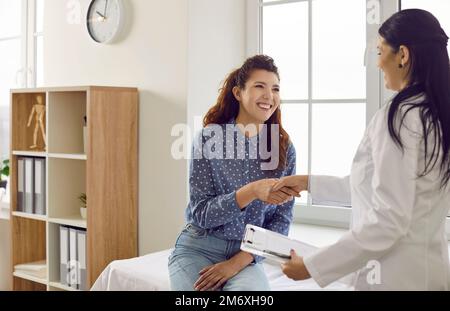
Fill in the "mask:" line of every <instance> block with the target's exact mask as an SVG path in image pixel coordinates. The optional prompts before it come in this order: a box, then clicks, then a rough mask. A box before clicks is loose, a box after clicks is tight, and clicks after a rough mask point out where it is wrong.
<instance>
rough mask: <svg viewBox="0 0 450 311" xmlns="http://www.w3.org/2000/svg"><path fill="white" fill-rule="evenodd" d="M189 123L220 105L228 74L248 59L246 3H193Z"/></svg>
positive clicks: (206, 0)
mask: <svg viewBox="0 0 450 311" xmlns="http://www.w3.org/2000/svg"><path fill="white" fill-rule="evenodd" d="M188 56H189V62H188V66H189V67H188V69H189V70H188V109H187V111H188V123H189V125H190V126H191V127H192V126H193V119H194V117H195V116H201V117H203V116H204V115H205V113H206V112H207V110H208V108H210V107H211V106H212V105H214V104H215V103H216V100H217V96H218V94H219V92H218V90H219V88H220V86H221V82H223V80H224V79H225V77H226V75H227V74H228V73H229V72H231V71H232V70H233V69H235V68H237V67H239V66H241V65H242V62H243V61H244V60H245V56H246V1H244V0H189V43H188Z"/></svg>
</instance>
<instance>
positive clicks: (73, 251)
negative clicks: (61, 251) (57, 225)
mask: <svg viewBox="0 0 450 311" xmlns="http://www.w3.org/2000/svg"><path fill="white" fill-rule="evenodd" d="M77 267H78V262H77V230H76V229H74V228H69V286H70V287H73V288H78V277H77V270H78V268H77Z"/></svg>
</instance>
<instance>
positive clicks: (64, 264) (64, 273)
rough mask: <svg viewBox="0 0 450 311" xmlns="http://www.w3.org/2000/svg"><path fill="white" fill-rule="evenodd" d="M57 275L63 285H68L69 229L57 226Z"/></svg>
mask: <svg viewBox="0 0 450 311" xmlns="http://www.w3.org/2000/svg"><path fill="white" fill-rule="evenodd" d="M59 253H60V257H59V262H60V264H59V275H60V282H61V284H63V285H69V228H67V227H64V226H59Z"/></svg>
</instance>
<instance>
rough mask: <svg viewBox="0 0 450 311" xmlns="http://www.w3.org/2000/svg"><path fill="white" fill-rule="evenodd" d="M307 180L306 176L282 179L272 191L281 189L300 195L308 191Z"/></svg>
mask: <svg viewBox="0 0 450 311" xmlns="http://www.w3.org/2000/svg"><path fill="white" fill-rule="evenodd" d="M308 179H309V177H308V176H307V175H295V176H286V177H283V178H281V179H280V180H279V181H278V182H277V183H276V184H275V185H274V186H273V191H278V190H280V189H283V188H290V189H292V190H293V191H295V192H298V193H300V192H302V191H305V190H308Z"/></svg>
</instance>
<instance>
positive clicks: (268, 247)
mask: <svg viewBox="0 0 450 311" xmlns="http://www.w3.org/2000/svg"><path fill="white" fill-rule="evenodd" d="M291 249H293V250H295V252H296V253H297V254H298V255H299V256H305V255H308V254H310V253H312V252H314V251H315V250H316V249H317V247H314V246H312V245H309V244H307V243H304V242H300V241H297V240H294V239H291V238H289V237H287V236H285V235H282V234H280V233H278V232H274V231H270V230H267V229H264V228H261V227H258V226H255V225H250V224H248V225H247V226H246V227H245V233H244V238H243V240H242V243H241V250H243V251H245V252H249V253H252V254H254V255H258V256H262V257H265V258H266V259H267V260H270V261H274V262H277V263H285V262H287V261H289V260H290V259H291V255H290V252H291Z"/></svg>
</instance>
